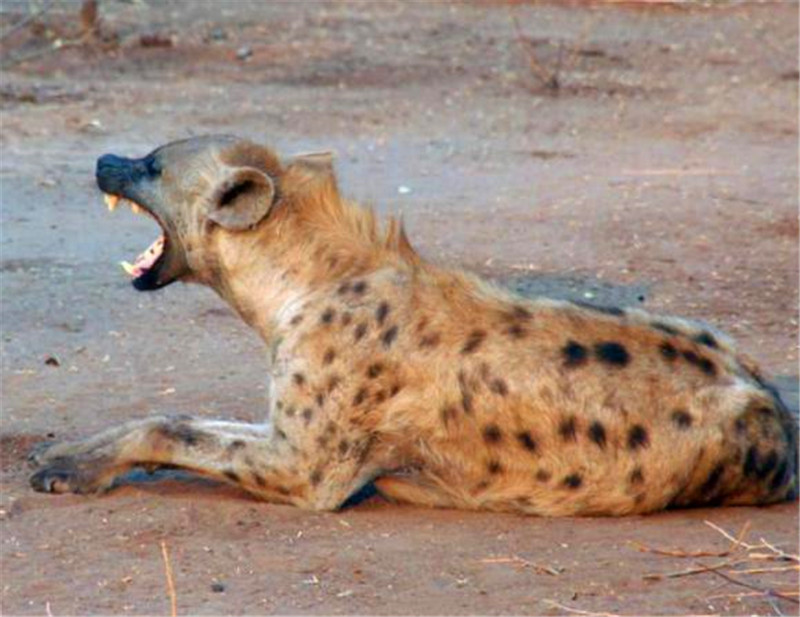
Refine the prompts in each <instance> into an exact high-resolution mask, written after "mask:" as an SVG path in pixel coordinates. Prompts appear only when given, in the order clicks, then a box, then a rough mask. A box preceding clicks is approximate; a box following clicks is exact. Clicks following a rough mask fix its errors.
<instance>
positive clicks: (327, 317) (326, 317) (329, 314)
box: [319, 307, 336, 324]
mask: <svg viewBox="0 0 800 617" xmlns="http://www.w3.org/2000/svg"><path fill="white" fill-rule="evenodd" d="M334 317H336V311H335V310H333V309H332V308H330V307H328V308H326V309H325V311H324V312H323V313H322V315H321V316H320V318H319V320H320V321H321V322H322V323H324V324H330V323H332V322H333V318H334Z"/></svg>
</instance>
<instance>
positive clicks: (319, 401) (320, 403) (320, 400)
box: [314, 392, 325, 407]
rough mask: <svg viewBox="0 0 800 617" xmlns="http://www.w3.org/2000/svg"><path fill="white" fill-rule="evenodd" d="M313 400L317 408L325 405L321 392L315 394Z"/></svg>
mask: <svg viewBox="0 0 800 617" xmlns="http://www.w3.org/2000/svg"><path fill="white" fill-rule="evenodd" d="M314 400H315V401H316V403H317V407H322V406H323V405H324V404H325V395H324V394H322V392H317V395H316V396H315V397H314Z"/></svg>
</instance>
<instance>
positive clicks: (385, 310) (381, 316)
mask: <svg viewBox="0 0 800 617" xmlns="http://www.w3.org/2000/svg"><path fill="white" fill-rule="evenodd" d="M388 315H389V303H388V302H386V301H384V302H381V303H380V304H379V305H378V308H377V310H376V311H375V319H377V320H378V325H379V326H382V325H383V323H384V322H385V321H386V317H387V316H388Z"/></svg>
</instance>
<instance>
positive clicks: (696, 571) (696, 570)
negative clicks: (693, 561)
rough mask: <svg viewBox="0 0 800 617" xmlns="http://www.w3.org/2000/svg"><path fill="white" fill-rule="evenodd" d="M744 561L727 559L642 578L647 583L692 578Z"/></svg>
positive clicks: (646, 575) (647, 575)
mask: <svg viewBox="0 0 800 617" xmlns="http://www.w3.org/2000/svg"><path fill="white" fill-rule="evenodd" d="M744 561H746V560H744V559H737V560H733V559H726V560H725V561H723V562H720V563H715V564H711V565H702V564H701V565H698V566H697V567H695V568H687V569H686V570H678V571H677V572H667V573H666V574H658V573H653V574H645V575H644V576H643V577H642V578H643V579H645V580H647V581H658V580H661V579H664V578H680V577H681V576H691V575H692V574H704V573H706V572H713V571H714V570H719V569H720V568H728V567H730V566H735V565H736V564H739V563H743V562H744Z"/></svg>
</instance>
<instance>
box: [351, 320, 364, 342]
mask: <svg viewBox="0 0 800 617" xmlns="http://www.w3.org/2000/svg"><path fill="white" fill-rule="evenodd" d="M366 333H367V324H366V323H363V322H362V323H360V324H358V325H357V326H356V330H355V332H354V333H353V337H354V338H355V339H356V340H357V341H360V340H361V339H362V338H364V335H365V334H366Z"/></svg>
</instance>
